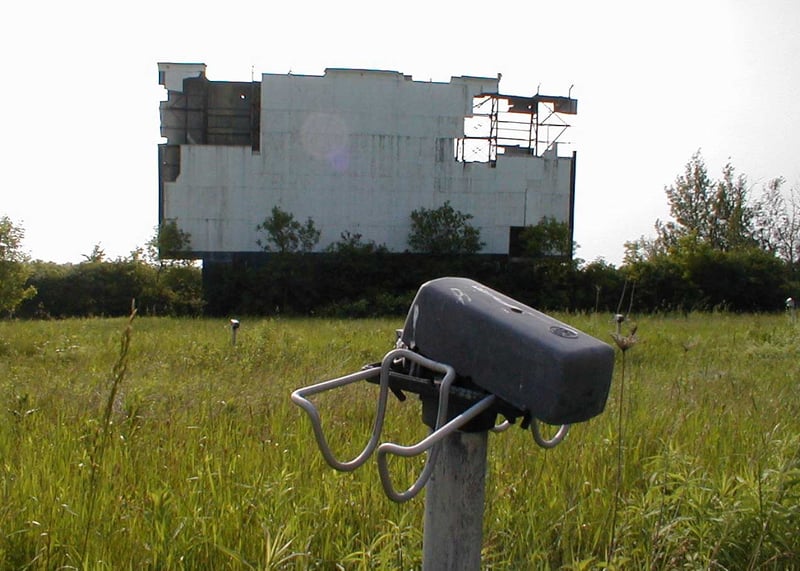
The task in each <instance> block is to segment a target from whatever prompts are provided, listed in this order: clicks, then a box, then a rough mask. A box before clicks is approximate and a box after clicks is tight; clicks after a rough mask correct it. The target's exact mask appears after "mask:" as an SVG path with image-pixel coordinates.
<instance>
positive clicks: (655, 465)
mask: <svg viewBox="0 0 800 571" xmlns="http://www.w3.org/2000/svg"><path fill="white" fill-rule="evenodd" d="M557 317H559V318H560V319H562V320H563V321H566V322H567V323H569V324H571V325H573V326H574V327H577V328H578V329H581V330H583V331H586V332H588V333H591V334H593V335H595V336H596V337H598V338H600V339H602V340H605V341H607V342H609V343H611V344H614V341H613V340H612V338H611V332H612V331H614V330H615V327H616V326H615V324H613V323H612V322H611V320H610V316H608V315H558V316H557ZM129 325H130V329H129V330H128V329H126V328H127V327H128V326H129ZM401 325H402V319H370V320H358V321H345V320H321V319H286V318H281V319H255V318H253V319H242V326H241V328H240V329H239V332H238V337H237V342H236V344H235V345H234V344H232V343H231V332H230V328H229V327H228V323H227V322H226V321H225V320H211V319H202V320H191V319H171V318H153V317H137V318H136V319H134V320H133V321H132V322H131V323H130V324H129V320H127V319H87V320H65V321H30V322H27V321H3V322H0V418H2V421H0V568H2V569H114V570H117V569H295V570H300V569H326V570H327V569H330V570H337V569H345V570H350V569H354V570H362V569H363V570H367V569H369V570H373V569H387V570H388V569H392V570H395V569H419V568H420V566H421V553H422V520H423V511H424V492H423V493H422V494H421V495H420V496H418V497H417V498H416V499H414V500H412V501H410V502H408V503H405V504H395V503H393V502H391V501H390V500H388V499H387V498H386V497H385V496H384V493H383V490H382V488H381V485H380V481H379V477H378V472H377V466H376V464H375V461H374V459H371V460H370V461H368V462H367V463H366V464H365V465H364V466H362V467H361V468H360V469H358V470H357V471H355V472H353V473H348V474H343V473H339V472H336V471H334V470H332V469H331V468H329V467H328V466H327V464H325V463H324V461H323V459H322V456H321V454H320V453H319V451H318V449H317V447H316V444H315V441H314V439H313V435H312V432H311V426H310V423H309V422H308V420H307V418H306V417H305V414H304V413H303V412H302V411H301V410H300V409H299V408H297V407H296V406H294V405H293V404H291V402H290V400H289V394H290V392H291V391H292V390H293V389H295V388H297V387H299V386H304V385H308V384H311V383H313V382H316V381H320V380H323V379H327V378H333V377H336V376H339V375H341V374H344V373H349V372H353V371H355V370H357V369H358V368H360V367H361V366H362V365H363V364H365V363H369V362H374V361H377V360H379V359H380V358H381V357H382V356H383V354H384V353H385V352H386V351H388V350H389V349H391V348H392V346H393V342H394V330H395V329H396V328H397V327H400V326H401ZM637 325H638V331H637V342H636V343H635V344H634V345H633V346H632V347H630V348H629V349H628V350H627V351H626V352H625V353H624V355H623V353H622V351H621V350H619V349H617V348H616V345H615V349H616V350H617V356H618V360H617V365H616V368H615V372H614V382H613V385H612V391H611V395H610V397H609V401H608V404H607V406H606V410H605V412H604V413H603V414H602V415H600V416H599V417H597V418H595V419H592V420H591V421H589V422H587V423H583V424H580V425H576V426H573V427H572V430H571V432H570V434H569V436H568V437H567V439H566V440H565V441H564V442H563V443H562V444H561V445H560V446H558V447H556V448H554V449H552V450H544V449H540V448H538V447H536V446H535V444H534V443H533V440H532V437H531V434H530V432H529V431H523V430H521V429H519V428H518V427H512V428H511V429H510V430H508V431H506V432H504V433H500V434H491V435H490V437H489V459H488V464H489V470H488V474H487V489H486V512H485V516H484V540H483V568H485V569H493V570H501V569H502V570H528V569H530V570H538V569H553V570H555V569H559V570H562V569H563V570H578V569H635V570H638V569H664V570H666V569H730V570H734V569H735V570H740V569H800V419H798V415H800V349H799V348H798V333H799V332H800V324H797V323H795V322H793V321H791V320H790V319H789V317H788V316H786V315H731V314H724V313H722V314H690V315H688V316H641V317H639V318H638V319H637ZM626 330H627V328H626V327H623V333H625V332H626ZM126 331H127V332H128V333H126ZM128 335H129V336H128ZM376 395H377V389H376V387H375V386H374V385H371V384H367V383H359V384H356V385H351V386H349V387H347V388H346V389H342V390H340V391H339V392H334V393H332V394H331V393H328V394H325V395H321V396H320V397H319V398H315V402H318V403H319V405H320V407H321V410H322V413H323V421H324V423H325V428H326V431H327V434H328V435H329V438H330V440H331V442H332V445H333V446H334V448H335V450H336V451H337V453H338V454H339V456H340V457H347V456H348V454H350V455H351V456H352V455H354V454H355V453H356V452H358V451H359V450H360V449H361V448H362V447H363V445H364V444H365V443H366V440H367V438H368V436H369V430H370V427H371V422H372V415H373V414H374V410H373V409H374V399H375V398H376ZM425 433H426V429H425V427H424V426H423V425H422V423H421V421H420V406H419V404H418V402H417V400H416V399H415V398H413V396H412V398H409V399H408V400H407V401H406V402H404V403H401V402H399V401H397V400H396V399H394V397H391V401H390V404H389V410H388V414H387V424H386V427H385V431H384V434H385V435H384V437H383V439H382V441H387V440H388V441H395V442H399V443H403V444H408V443H411V442H415V441H417V440H418V439H419V438H421V437H422V436H423V435H424V434H425ZM421 462H422V460H421V459H416V460H406V459H396V460H394V461H393V463H392V471H393V475H394V481H395V483H396V485H397V486H398V487H399V486H401V485H403V483H404V482H406V485H408V484H410V483H411V482H412V481H413V479H414V478H415V477H416V475H417V473H418V471H419V469H420V468H421Z"/></svg>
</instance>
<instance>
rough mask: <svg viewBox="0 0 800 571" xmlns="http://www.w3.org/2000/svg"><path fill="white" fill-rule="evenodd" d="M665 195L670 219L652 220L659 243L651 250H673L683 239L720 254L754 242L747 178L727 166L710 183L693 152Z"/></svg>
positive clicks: (706, 170) (705, 170) (697, 153)
mask: <svg viewBox="0 0 800 571" xmlns="http://www.w3.org/2000/svg"><path fill="white" fill-rule="evenodd" d="M665 192H666V194H667V200H668V201H669V207H670V214H671V216H672V218H673V220H670V221H667V222H662V221H661V220H657V221H656V231H657V233H658V237H657V238H656V240H658V242H659V244H657V245H656V246H654V248H653V249H654V250H655V251H658V252H660V251H664V250H669V249H671V248H674V247H675V246H677V244H678V242H679V241H680V240H681V239H682V238H686V237H688V238H689V239H690V240H692V241H694V242H699V243H703V244H707V245H708V246H710V247H711V248H712V249H713V250H720V251H723V252H726V251H730V250H733V249H736V248H740V247H749V246H752V245H753V244H754V243H755V241H754V237H753V210H752V208H750V207H749V206H748V204H747V199H748V196H747V195H748V193H747V179H746V177H745V176H744V175H739V176H737V175H736V173H735V169H734V167H733V166H732V165H731V164H730V163H728V164H726V165H725V167H724V168H723V169H722V179H720V180H718V181H713V180H712V179H711V178H710V177H709V176H708V169H707V168H706V165H705V161H704V160H703V157H702V155H701V154H700V151H697V152H695V154H693V155H692V158H691V159H690V160H689V162H688V163H687V164H686V167H685V169H684V173H683V174H682V175H680V176H678V178H677V179H675V183H674V184H673V185H672V186H669V187H666V188H665Z"/></svg>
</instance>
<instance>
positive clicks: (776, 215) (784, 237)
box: [755, 177, 800, 267]
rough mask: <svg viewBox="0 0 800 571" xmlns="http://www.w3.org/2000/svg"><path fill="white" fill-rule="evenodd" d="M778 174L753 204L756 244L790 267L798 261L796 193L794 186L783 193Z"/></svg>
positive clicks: (799, 211)
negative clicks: (786, 192) (754, 204)
mask: <svg viewBox="0 0 800 571" xmlns="http://www.w3.org/2000/svg"><path fill="white" fill-rule="evenodd" d="M784 183H785V180H784V179H783V178H782V177H778V178H775V179H772V180H771V181H769V182H768V183H767V185H766V186H765V187H764V189H763V191H762V193H761V197H760V198H759V200H758V201H757V202H756V206H755V229H756V239H757V240H758V245H759V246H760V247H761V248H762V249H763V250H765V251H767V252H769V253H771V254H772V255H774V256H777V257H778V258H780V259H782V260H784V261H785V262H787V263H788V264H789V266H790V267H794V266H795V265H796V264H797V262H798V260H800V193H798V190H797V189H796V188H792V189H791V190H790V191H789V194H788V196H785V195H784V191H783V184H784Z"/></svg>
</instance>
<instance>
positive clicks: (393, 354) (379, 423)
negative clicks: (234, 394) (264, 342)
mask: <svg viewBox="0 0 800 571" xmlns="http://www.w3.org/2000/svg"><path fill="white" fill-rule="evenodd" d="M399 360H407V361H410V362H412V363H414V364H416V365H419V366H421V367H424V368H426V369H429V370H431V371H434V372H436V373H440V374H442V375H444V376H443V378H442V380H441V381H440V382H439V405H438V410H437V415H436V429H435V430H434V432H433V433H432V434H431V435H430V436H428V437H427V438H425V439H424V440H422V441H421V442H420V443H418V444H415V445H413V446H409V447H406V446H400V445H397V444H392V443H385V444H383V445H382V447H383V446H385V447H388V448H386V449H385V450H386V451H385V452H383V453H379V460H378V462H379V465H378V468H379V470H380V471H381V482H382V483H383V485H384V489H385V490H386V495H387V496H389V497H390V498H391V499H393V500H395V501H398V502H400V501H406V500H409V499H411V498H413V497H414V496H415V495H417V494H418V493H419V491H420V490H421V489H422V488H423V487H424V486H425V484H426V483H427V481H428V478H430V475H431V472H432V470H433V463H434V462H435V461H436V455H437V450H436V449H435V448H434V449H433V450H431V451H430V453H429V454H428V458H427V459H426V461H425V467H424V468H423V470H422V474H421V475H420V477H419V478H417V481H416V482H414V484H413V485H412V486H411V487H410V488H409V489H408V490H407V491H405V492H397V491H396V490H395V489H394V488H393V487H392V484H391V479H390V477H389V474H388V467H387V464H386V461H385V460H382V458H383V457H384V456H385V454H386V453H388V452H393V453H397V454H401V455H403V456H416V455H418V454H421V453H422V452H425V451H428V450H430V449H431V448H432V447H433V445H434V444H435V443H436V442H438V441H439V440H441V438H442V437H443V436H446V434H444V435H441V436H437V432H438V429H439V428H440V427H441V426H442V425H444V423H445V420H446V418H447V405H448V396H449V393H450V386H451V385H452V384H453V381H454V380H455V378H456V372H455V370H454V369H453V368H452V367H451V366H449V365H446V364H444V363H439V362H437V361H433V360H431V359H428V358H426V357H423V356H422V355H420V354H418V353H415V352H413V351H410V350H408V349H394V350H393V351H389V352H388V353H387V354H386V355H385V356H384V357H383V360H382V361H381V366H380V367H379V368H378V367H371V368H369V369H365V370H363V371H359V372H357V373H352V374H350V375H345V376H343V377H339V378H336V379H331V380H329V381H323V382H321V383H317V384H314V385H311V386H308V387H304V388H301V389H297V390H296V391H294V392H293V393H292V396H291V398H292V402H294V403H295V404H296V405H298V406H299V407H301V408H302V409H303V410H305V411H306V413H308V416H309V419H310V420H311V426H312V428H313V430H314V437H315V438H316V440H317V445H318V446H319V449H320V452H322V456H323V457H324V458H325V461H326V462H327V463H328V464H329V465H330V466H331V467H333V468H335V469H336V470H340V471H342V472H350V471H353V470H355V469H356V468H358V467H359V466H361V465H362V464H363V463H364V462H366V461H367V459H369V457H370V456H371V455H372V453H373V452H374V451H375V448H376V447H377V445H378V441H379V440H380V436H381V431H382V430H383V421H384V418H385V415H386V401H387V400H388V392H389V372H390V369H391V366H392V364H393V363H395V362H397V361H399ZM378 375H380V380H379V387H380V389H379V393H378V405H377V410H376V413H375V421H374V423H373V425H372V434H371V435H370V438H369V441H368V442H367V445H366V446H365V447H364V449H363V450H362V451H361V452H360V453H359V454H358V455H357V456H356V457H355V458H353V459H352V460H347V461H342V460H339V459H338V458H336V456H335V455H334V453H333V451H332V450H331V447H330V445H329V444H328V440H327V438H325V433H324V431H323V429H322V419H321V418H320V414H319V411H318V410H317V408H316V407H315V406H314V404H313V403H312V402H311V401H310V400H308V397H310V396H312V395H315V394H319V393H322V392H325V391H329V390H332V389H335V388H339V387H343V386H345V385H348V384H350V383H354V382H357V381H362V380H369V379H372V378H374V377H376V376H378ZM487 406H488V405H487ZM484 408H486V407H484ZM461 416H463V415H461ZM457 418H458V417H457ZM454 420H456V419H454ZM467 420H469V419H468V418H467V419H465V420H463V421H462V422H461V424H459V426H461V425H463V424H464V423H465V422H466V421H467ZM448 424H452V421H451V423H448ZM457 428H458V426H455V427H453V428H451V429H450V430H449V431H448V433H449V432H452V431H453V430H456V429H457ZM395 450H401V452H394V451H395Z"/></svg>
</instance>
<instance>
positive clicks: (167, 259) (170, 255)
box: [134, 219, 192, 267]
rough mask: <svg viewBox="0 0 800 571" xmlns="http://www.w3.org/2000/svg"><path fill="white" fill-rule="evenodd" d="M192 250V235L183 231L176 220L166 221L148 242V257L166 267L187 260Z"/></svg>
mask: <svg viewBox="0 0 800 571" xmlns="http://www.w3.org/2000/svg"><path fill="white" fill-rule="evenodd" d="M191 249H192V235H191V234H189V233H188V232H186V231H184V230H182V229H181V228H180V227H179V226H178V222H177V221H176V220H174V219H170V220H164V221H163V222H162V223H161V224H160V225H159V226H158V227H157V228H156V232H155V235H154V236H153V237H152V238H151V239H150V240H149V241H148V242H147V257H148V258H150V259H151V260H152V261H154V262H155V261H158V262H159V265H160V266H162V267H164V266H168V265H175V263H171V262H177V261H178V260H182V259H184V258H186V257H187V255H188V253H189V252H190V251H191ZM134 254H136V253H135V252H134ZM134 257H135V256H134Z"/></svg>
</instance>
